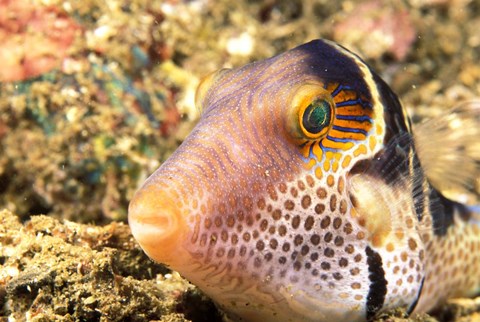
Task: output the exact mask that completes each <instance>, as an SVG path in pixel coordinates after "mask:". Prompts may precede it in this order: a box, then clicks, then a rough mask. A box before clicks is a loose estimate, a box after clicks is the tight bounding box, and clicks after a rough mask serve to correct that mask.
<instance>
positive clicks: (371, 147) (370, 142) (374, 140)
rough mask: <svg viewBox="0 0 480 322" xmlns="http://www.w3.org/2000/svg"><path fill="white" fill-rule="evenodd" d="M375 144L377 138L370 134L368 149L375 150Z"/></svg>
mask: <svg viewBox="0 0 480 322" xmlns="http://www.w3.org/2000/svg"><path fill="white" fill-rule="evenodd" d="M376 145H377V139H376V138H375V136H373V135H372V136H370V139H369V146H370V150H371V151H373V150H375V146H376Z"/></svg>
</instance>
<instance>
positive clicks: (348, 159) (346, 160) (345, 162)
mask: <svg viewBox="0 0 480 322" xmlns="http://www.w3.org/2000/svg"><path fill="white" fill-rule="evenodd" d="M351 161H352V157H351V156H349V155H346V156H345V158H344V159H343V161H342V168H344V169H346V168H347V167H348V166H349V165H350V162H351Z"/></svg>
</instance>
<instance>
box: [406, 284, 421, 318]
mask: <svg viewBox="0 0 480 322" xmlns="http://www.w3.org/2000/svg"><path fill="white" fill-rule="evenodd" d="M424 282H425V276H424V277H423V278H422V282H421V283H420V289H419V290H418V293H417V298H416V299H415V300H414V301H413V302H412V304H410V306H409V307H408V310H407V314H408V315H410V314H412V312H413V310H415V308H416V307H417V304H418V300H419V299H420V295H421V294H422V290H423V283H424Z"/></svg>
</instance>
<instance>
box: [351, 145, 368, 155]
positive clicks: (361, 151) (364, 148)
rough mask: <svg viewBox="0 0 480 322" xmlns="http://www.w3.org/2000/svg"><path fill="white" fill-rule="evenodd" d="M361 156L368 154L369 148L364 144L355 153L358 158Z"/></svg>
mask: <svg viewBox="0 0 480 322" xmlns="http://www.w3.org/2000/svg"><path fill="white" fill-rule="evenodd" d="M361 154H367V147H366V146H365V145H364V144H360V145H359V146H358V148H356V149H355V151H353V155H354V156H356V157H358V156H359V155H361Z"/></svg>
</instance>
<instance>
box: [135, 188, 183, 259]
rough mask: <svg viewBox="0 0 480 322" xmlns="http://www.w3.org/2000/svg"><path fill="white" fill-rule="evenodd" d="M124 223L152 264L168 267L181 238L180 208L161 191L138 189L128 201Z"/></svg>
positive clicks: (181, 216)
mask: <svg viewBox="0 0 480 322" xmlns="http://www.w3.org/2000/svg"><path fill="white" fill-rule="evenodd" d="M128 223H129V225H130V229H131V231H132V235H133V236H134V238H135V239H136V240H137V242H138V243H139V244H140V246H141V248H142V249H143V250H144V252H145V253H146V254H147V255H148V256H149V257H150V258H151V259H153V260H154V261H156V262H161V263H164V264H167V265H172V264H174V263H175V262H176V261H177V260H178V256H177V255H176V254H177V253H178V250H179V248H181V247H180V245H181V241H182V239H183V237H184V235H185V229H186V226H185V222H184V218H183V214H182V211H181V209H180V208H179V207H178V206H177V205H176V203H175V202H174V200H172V198H171V197H170V196H169V195H168V193H166V192H165V191H157V190H155V189H151V188H149V189H140V190H139V191H138V192H137V193H136V194H135V196H134V197H133V199H132V200H131V202H130V205H129V208H128Z"/></svg>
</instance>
